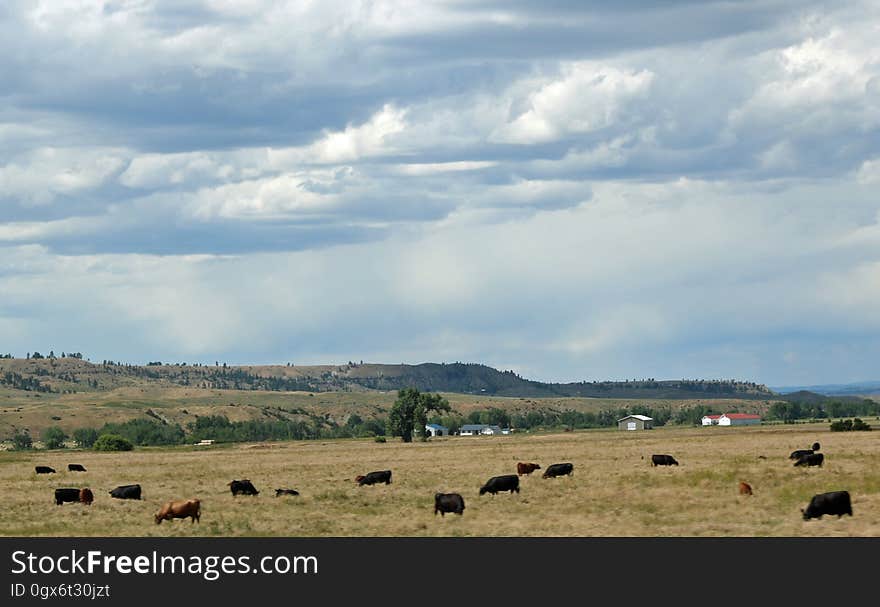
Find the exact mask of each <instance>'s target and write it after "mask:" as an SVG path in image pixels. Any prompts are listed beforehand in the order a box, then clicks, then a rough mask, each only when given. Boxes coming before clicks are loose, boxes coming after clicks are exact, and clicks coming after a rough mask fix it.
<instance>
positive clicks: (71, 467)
mask: <svg viewBox="0 0 880 607" xmlns="http://www.w3.org/2000/svg"><path fill="white" fill-rule="evenodd" d="M67 470H68V472H85V471H86V469H85V468H83V465H82V464H67Z"/></svg>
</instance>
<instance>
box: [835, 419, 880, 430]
mask: <svg viewBox="0 0 880 607" xmlns="http://www.w3.org/2000/svg"><path fill="white" fill-rule="evenodd" d="M870 429H871V426H870V425H869V424H866V423H865V422H863V421H862V420H861V419H859V418H858V417H857V418H855V419H839V420H837V421H836V422H831V431H832V432H852V431H854V430H870Z"/></svg>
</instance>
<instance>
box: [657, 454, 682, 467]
mask: <svg viewBox="0 0 880 607" xmlns="http://www.w3.org/2000/svg"><path fill="white" fill-rule="evenodd" d="M651 465H652V466H677V465H678V462H677V461H675V458H674V457H672V456H671V455H652V456H651Z"/></svg>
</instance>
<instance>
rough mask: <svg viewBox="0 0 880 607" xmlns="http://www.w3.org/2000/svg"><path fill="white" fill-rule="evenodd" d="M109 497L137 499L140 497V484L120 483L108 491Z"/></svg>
mask: <svg viewBox="0 0 880 607" xmlns="http://www.w3.org/2000/svg"><path fill="white" fill-rule="evenodd" d="M109 493H110V497H115V498H116V499H120V500H139V499H141V486H140V485H121V486H119V487H116V489H113V490H112V491H110V492H109Z"/></svg>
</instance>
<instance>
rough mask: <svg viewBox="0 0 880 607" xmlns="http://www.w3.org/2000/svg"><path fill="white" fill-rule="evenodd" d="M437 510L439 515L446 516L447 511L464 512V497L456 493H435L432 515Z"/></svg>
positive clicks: (435, 514)
mask: <svg viewBox="0 0 880 607" xmlns="http://www.w3.org/2000/svg"><path fill="white" fill-rule="evenodd" d="M438 512H439V513H440V516H446V513H447V512H454V513H455V514H464V498H463V497H462V496H461V495H460V494H458V493H435V494H434V516H437V513H438Z"/></svg>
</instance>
